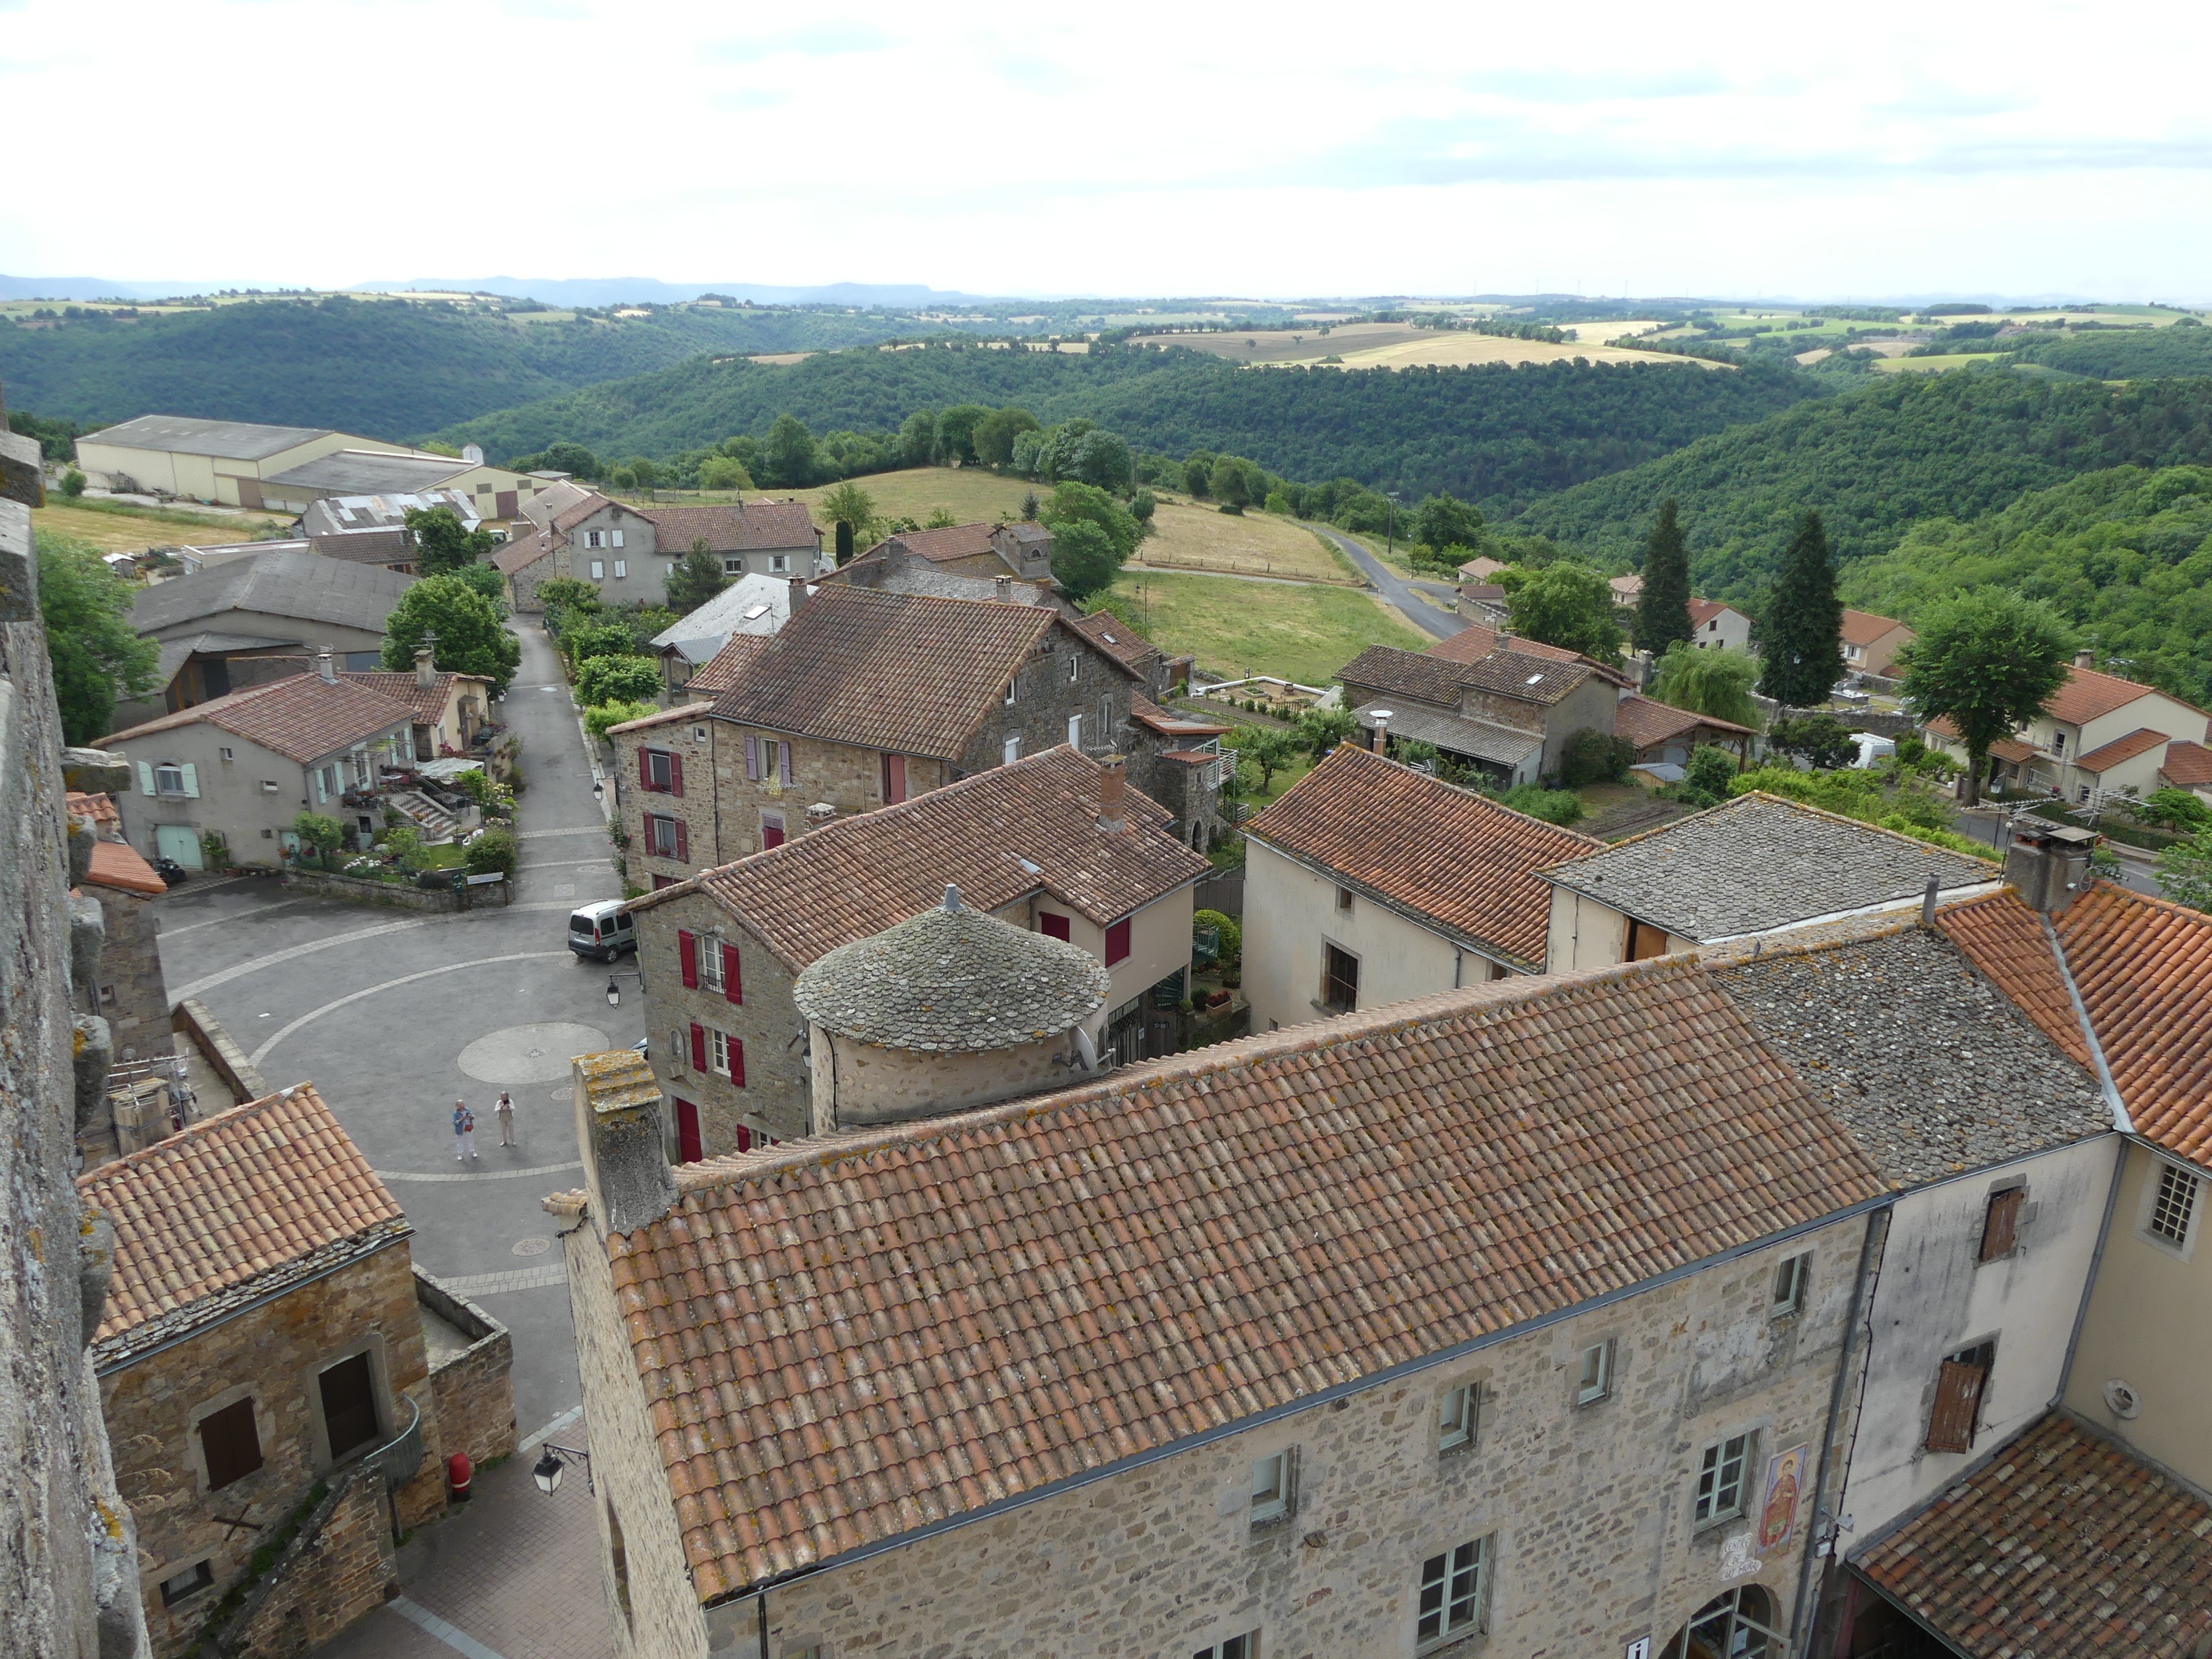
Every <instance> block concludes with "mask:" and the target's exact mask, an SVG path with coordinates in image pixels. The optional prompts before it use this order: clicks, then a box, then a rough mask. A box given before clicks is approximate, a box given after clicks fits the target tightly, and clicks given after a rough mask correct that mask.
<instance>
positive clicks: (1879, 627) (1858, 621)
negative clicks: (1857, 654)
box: [1844, 610, 1905, 646]
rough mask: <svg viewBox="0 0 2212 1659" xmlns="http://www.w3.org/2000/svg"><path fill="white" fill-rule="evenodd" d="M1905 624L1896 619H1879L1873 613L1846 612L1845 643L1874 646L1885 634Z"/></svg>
mask: <svg viewBox="0 0 2212 1659" xmlns="http://www.w3.org/2000/svg"><path fill="white" fill-rule="evenodd" d="M1904 626H1905V624H1904V623H1901V622H1899V621H1898V619H1897V618H1896V617H1877V616H1875V614H1874V612H1873V611H1850V610H1847V611H1844V644H1845V645H1862V646H1863V645H1872V644H1874V643H1875V641H1877V640H1879V639H1881V636H1882V635H1885V634H1887V633H1889V632H1890V631H1891V630H1893V629H1899V628H1902V627H1904Z"/></svg>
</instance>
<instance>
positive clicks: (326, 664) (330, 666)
mask: <svg viewBox="0 0 2212 1659" xmlns="http://www.w3.org/2000/svg"><path fill="white" fill-rule="evenodd" d="M315 672H317V673H318V674H319V675H321V676H322V677H323V684H325V685H336V684H337V683H338V671H337V663H336V662H335V661H334V660H333V659H331V647H328V646H327V645H326V646H325V647H322V649H321V650H319V651H318V652H316V653H315Z"/></svg>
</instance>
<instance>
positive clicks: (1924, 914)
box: [1920, 873, 1943, 927]
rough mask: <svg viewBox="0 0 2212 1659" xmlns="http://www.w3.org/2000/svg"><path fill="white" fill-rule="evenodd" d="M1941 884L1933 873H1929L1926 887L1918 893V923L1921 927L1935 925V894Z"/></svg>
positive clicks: (1940, 887)
mask: <svg viewBox="0 0 2212 1659" xmlns="http://www.w3.org/2000/svg"><path fill="white" fill-rule="evenodd" d="M1942 885H1943V884H1942V881H1941V880H1940V879H1939V878H1937V877H1936V876H1935V875H1934V874H1932V873H1931V874H1930V875H1929V878H1928V886H1927V889H1926V890H1924V891H1923V893H1922V894H1921V895H1920V925H1921V926H1922V927H1934V926H1935V925H1936V893H1937V892H1938V891H1939V890H1941V889H1942Z"/></svg>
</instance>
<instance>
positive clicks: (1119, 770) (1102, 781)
mask: <svg viewBox="0 0 2212 1659" xmlns="http://www.w3.org/2000/svg"><path fill="white" fill-rule="evenodd" d="M1128 782H1129V763H1128V760H1127V757H1123V756H1121V755H1109V756H1107V757H1105V758H1104V759H1103V760H1101V761H1100V762H1099V763H1098V827H1099V828H1100V829H1103V830H1105V831H1106V832H1107V833H1108V834H1109V835H1111V834H1113V833H1114V832H1115V831H1117V830H1119V829H1121V828H1122V827H1123V824H1124V823H1125V822H1126V820H1124V819H1123V817H1122V816H1121V798H1122V796H1123V794H1124V793H1126V791H1127V787H1128Z"/></svg>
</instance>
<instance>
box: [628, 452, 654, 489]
mask: <svg viewBox="0 0 2212 1659" xmlns="http://www.w3.org/2000/svg"><path fill="white" fill-rule="evenodd" d="M623 465H624V466H626V467H628V468H629V476H630V477H633V478H635V479H636V480H637V484H638V488H639V489H652V488H653V485H655V484H656V483H659V482H660V468H659V465H658V464H656V463H654V462H653V461H649V460H647V459H646V458H645V457H644V456H642V455H633V456H631V457H630V458H629V459H628V460H627V461H624V462H623Z"/></svg>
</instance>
